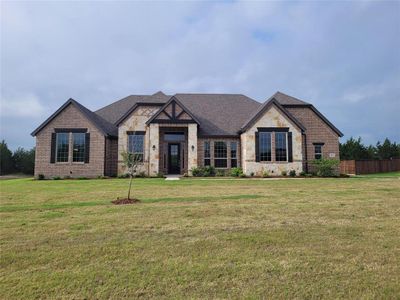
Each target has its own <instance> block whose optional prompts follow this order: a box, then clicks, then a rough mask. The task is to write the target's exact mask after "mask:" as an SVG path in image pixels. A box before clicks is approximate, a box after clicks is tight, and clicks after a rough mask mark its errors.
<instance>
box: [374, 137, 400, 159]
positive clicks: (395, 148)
mask: <svg viewBox="0 0 400 300" xmlns="http://www.w3.org/2000/svg"><path fill="white" fill-rule="evenodd" d="M376 152H377V156H378V158H379V159H390V158H396V157H400V144H399V145H398V144H396V142H393V143H392V142H391V141H390V140H389V139H388V138H386V139H385V140H384V141H383V144H381V143H380V142H378V143H377V144H376Z"/></svg>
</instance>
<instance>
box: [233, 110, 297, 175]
mask: <svg viewBox="0 0 400 300" xmlns="http://www.w3.org/2000/svg"><path fill="white" fill-rule="evenodd" d="M257 127H288V128H289V131H290V132H292V140H293V147H292V149H293V162H273V161H272V162H256V161H255V160H256V153H255V132H256V131H257ZM240 139H241V144H242V167H243V171H244V173H245V174H247V175H250V174H251V173H254V174H255V175H257V176H261V175H262V174H263V172H264V171H267V172H269V173H270V174H271V175H281V173H282V171H286V172H289V171H290V170H295V171H296V173H300V172H301V171H302V170H303V165H302V159H303V151H302V134H301V130H300V129H299V128H297V126H295V125H294V124H293V123H292V122H291V121H290V120H289V119H288V118H287V117H286V116H285V115H283V114H282V113H281V112H280V111H279V110H278V109H277V108H276V107H275V106H272V107H271V108H270V109H269V110H268V111H267V112H265V114H264V115H263V116H262V117H261V118H259V119H258V120H257V121H256V122H255V124H254V125H253V126H252V127H251V128H249V129H248V130H247V131H246V132H244V133H242V134H241V136H240ZM272 139H274V137H272ZM272 146H274V143H273V144H272ZM273 153H274V151H273ZM273 159H274V158H273Z"/></svg>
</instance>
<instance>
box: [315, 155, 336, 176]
mask: <svg viewBox="0 0 400 300" xmlns="http://www.w3.org/2000/svg"><path fill="white" fill-rule="evenodd" d="M339 163H340V161H339V160H338V159H327V158H322V159H315V160H313V162H312V164H313V166H314V167H315V169H316V172H317V176H320V177H332V176H337V169H338V167H339Z"/></svg>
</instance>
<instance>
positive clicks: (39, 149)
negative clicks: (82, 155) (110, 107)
mask: <svg viewBox="0 0 400 300" xmlns="http://www.w3.org/2000/svg"><path fill="white" fill-rule="evenodd" d="M55 128H87V132H88V133H90V158H89V163H73V162H72V159H70V160H69V162H63V163H57V162H56V163H50V157H51V134H52V133H53V132H54V129H55ZM70 153H71V151H70ZM104 154H105V137H104V135H103V134H102V133H101V132H100V131H99V130H98V129H97V127H96V126H94V125H93V124H92V123H91V122H90V121H88V120H87V119H86V117H85V116H84V115H83V114H82V113H81V112H80V111H79V109H77V108H76V107H75V106H74V105H72V104H70V105H68V106H67V107H66V108H65V109H64V110H63V111H62V112H61V113H60V114H59V115H58V116H57V117H56V118H54V119H53V120H52V121H51V122H50V123H49V124H47V126H46V127H44V128H43V129H42V130H41V131H40V132H39V133H38V134H37V135H36V157H35V176H38V175H39V174H43V175H45V177H47V178H51V177H54V176H60V177H64V176H71V177H80V176H84V177H97V176H99V175H104V157H105V155H104ZM70 158H71V155H70Z"/></svg>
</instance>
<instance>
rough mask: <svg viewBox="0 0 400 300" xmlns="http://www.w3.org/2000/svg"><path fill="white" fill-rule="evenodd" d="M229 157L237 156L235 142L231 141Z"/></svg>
mask: <svg viewBox="0 0 400 300" xmlns="http://www.w3.org/2000/svg"><path fill="white" fill-rule="evenodd" d="M231 158H237V143H236V142H231Z"/></svg>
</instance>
